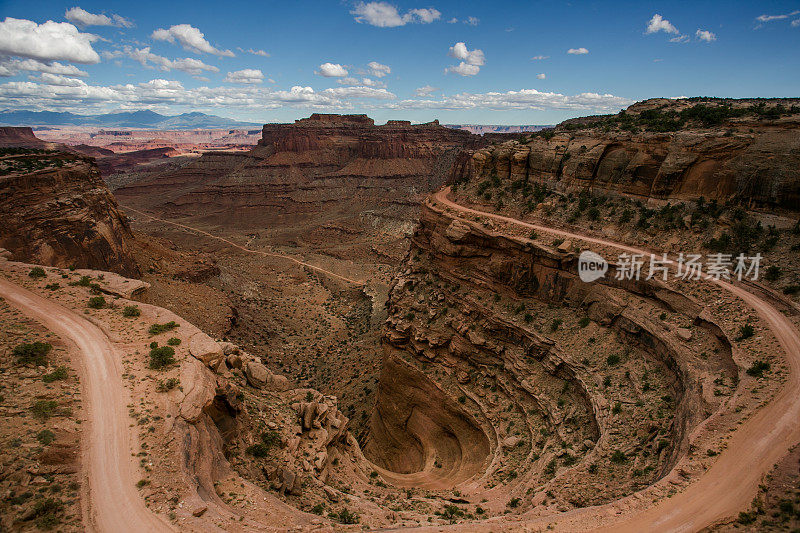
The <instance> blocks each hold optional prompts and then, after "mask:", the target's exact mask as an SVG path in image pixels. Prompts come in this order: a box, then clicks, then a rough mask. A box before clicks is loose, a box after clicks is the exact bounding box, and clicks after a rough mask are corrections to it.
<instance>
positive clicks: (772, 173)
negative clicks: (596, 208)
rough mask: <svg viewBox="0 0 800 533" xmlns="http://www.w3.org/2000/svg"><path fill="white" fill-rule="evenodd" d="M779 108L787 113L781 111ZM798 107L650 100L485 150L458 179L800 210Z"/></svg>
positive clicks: (464, 163) (462, 165) (466, 161)
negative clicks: (520, 181) (499, 180)
mask: <svg viewBox="0 0 800 533" xmlns="http://www.w3.org/2000/svg"><path fill="white" fill-rule="evenodd" d="M731 102H732V103H731ZM790 103H791V102H790ZM775 105H782V106H783V107H782V108H783V110H784V111H783V114H780V113H778V112H775V113H772V112H771V110H772V109H774V107H775ZM788 105H789V104H786V103H783V104H769V105H767V106H766V107H764V108H763V110H762V108H761V107H759V104H758V103H755V102H754V101H738V100H733V101H730V102H728V101H721V102H716V101H712V102H704V103H694V102H690V101H684V100H679V101H670V100H664V99H657V100H652V101H646V102H641V103H638V104H635V105H633V106H631V107H630V108H629V109H628V110H627V111H625V112H622V114H621V115H612V116H610V117H586V118H582V119H574V120H570V121H567V122H565V123H563V124H561V125H559V126H557V127H556V128H555V129H554V130H550V131H547V132H540V133H538V134H534V135H533V136H532V137H530V138H529V139H528V140H526V141H525V142H522V143H520V142H518V141H511V142H506V143H503V144H500V145H497V146H493V147H489V148H486V149H483V150H479V151H477V152H476V153H475V154H474V155H473V156H472V157H471V158H463V159H462V160H460V161H459V164H458V165H457V169H456V171H455V176H454V179H455V181H461V180H471V179H481V178H483V179H491V178H493V177H495V176H498V177H500V178H503V179H505V178H510V179H514V180H516V179H524V180H530V181H532V182H535V183H540V184H543V185H546V186H548V187H550V188H552V189H554V190H558V191H562V192H569V191H580V190H583V189H587V188H588V189H590V190H595V191H597V192H602V191H607V192H611V193H621V194H626V195H632V196H636V197H640V198H644V199H656V200H679V201H682V200H696V199H697V198H699V197H701V196H703V197H705V198H706V199H714V200H717V201H719V202H720V203H724V202H726V201H729V200H734V201H736V202H739V203H741V204H744V205H746V206H748V207H752V208H768V209H785V210H792V211H797V210H798V209H800V127H798V126H800V111H798V112H796V113H794V112H793V111H792V110H794V109H795V108H796V107H797V106H794V107H786V106H788ZM715 106H716V107H715ZM747 106H749V107H747ZM714 109H724V110H725V111H722V112H720V113H718V114H714V111H713V110H714ZM737 109H741V110H742V111H741V113H737V111H736V110H737ZM709 110H711V111H709ZM751 110H752V111H751ZM693 117H699V118H693ZM665 130H668V131H665ZM673 130H674V131H673Z"/></svg>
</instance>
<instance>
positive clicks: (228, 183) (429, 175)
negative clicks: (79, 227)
mask: <svg viewBox="0 0 800 533" xmlns="http://www.w3.org/2000/svg"><path fill="white" fill-rule="evenodd" d="M482 142H483V141H482V140H481V138H480V137H478V136H475V135H472V134H470V133H469V132H465V131H457V130H452V129H449V128H445V127H442V126H440V125H439V124H438V123H430V124H422V125H416V126H414V125H411V124H410V123H408V122H404V121H390V122H389V123H387V124H386V125H383V126H375V125H374V122H373V121H372V119H370V118H368V117H367V116H366V115H320V114H314V115H312V116H311V117H310V118H307V119H303V120H298V121H296V123H294V124H266V125H265V126H264V129H263V133H262V139H261V140H260V141H259V143H258V146H256V147H255V148H253V149H252V150H251V151H250V152H248V153H246V154H205V155H203V156H202V157H201V158H200V159H199V160H198V161H197V162H196V163H192V164H190V165H187V166H185V167H184V168H182V169H180V170H179V171H176V172H173V173H168V174H164V175H158V176H155V177H153V178H150V179H146V180H143V181H140V182H137V183H134V184H131V185H129V186H127V187H123V188H120V189H118V190H117V191H116V194H118V195H119V196H120V197H122V198H125V199H126V201H128V200H129V201H134V202H137V203H145V202H151V203H152V200H151V199H150V198H152V197H153V196H152V193H153V192H154V191H157V192H163V193H164V194H165V196H157V197H156V198H158V200H157V201H158V202H159V204H156V205H153V207H160V208H162V209H165V210H169V211H172V212H173V213H175V214H181V215H202V216H207V217H212V218H213V217H215V216H220V215H224V216H225V217H226V221H227V222H229V223H230V222H234V223H235V222H240V223H243V224H248V223H251V222H262V221H264V220H274V218H275V217H276V216H281V215H286V214H295V215H298V214H314V213H319V212H320V211H322V210H323V209H324V210H327V211H330V210H331V209H332V208H333V210H334V211H335V210H347V209H349V208H352V206H353V205H356V206H358V207H359V211H362V210H365V209H370V208H375V207H380V206H387V205H392V204H401V205H412V204H415V203H417V202H419V201H421V199H422V198H423V197H424V196H423V195H424V194H425V193H427V192H429V191H432V190H435V189H436V188H438V187H439V186H441V185H442V184H443V183H444V182H445V181H446V180H447V179H448V177H449V171H450V168H451V166H452V163H453V161H454V160H455V158H456V156H457V155H458V154H459V153H460V152H461V151H463V150H464V149H467V148H475V147H478V146H481V144H482Z"/></svg>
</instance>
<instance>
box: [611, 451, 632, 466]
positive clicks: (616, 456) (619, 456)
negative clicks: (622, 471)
mask: <svg viewBox="0 0 800 533" xmlns="http://www.w3.org/2000/svg"><path fill="white" fill-rule="evenodd" d="M627 460H628V457H627V456H626V455H625V453H624V452H621V451H619V450H616V451H614V453H612V454H611V462H612V463H616V464H621V463H624V462H625V461H627Z"/></svg>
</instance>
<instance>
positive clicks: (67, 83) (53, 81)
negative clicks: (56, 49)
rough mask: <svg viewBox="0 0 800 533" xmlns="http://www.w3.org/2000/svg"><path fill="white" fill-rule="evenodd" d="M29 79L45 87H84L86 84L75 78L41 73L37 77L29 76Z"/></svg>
mask: <svg viewBox="0 0 800 533" xmlns="http://www.w3.org/2000/svg"><path fill="white" fill-rule="evenodd" d="M29 79H31V80H34V81H39V82H41V83H44V84H47V85H59V86H61V87H86V86H87V85H86V82H85V81H83V80H79V79H77V78H70V77H67V76H61V75H60V74H50V73H49V72H42V73H41V74H39V76H30V77H29Z"/></svg>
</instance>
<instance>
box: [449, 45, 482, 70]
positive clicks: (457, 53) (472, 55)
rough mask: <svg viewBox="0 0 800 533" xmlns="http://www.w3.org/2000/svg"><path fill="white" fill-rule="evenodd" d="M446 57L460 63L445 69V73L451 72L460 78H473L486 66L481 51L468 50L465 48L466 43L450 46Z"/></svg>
mask: <svg viewBox="0 0 800 533" xmlns="http://www.w3.org/2000/svg"><path fill="white" fill-rule="evenodd" d="M448 55H449V56H450V57H454V58H456V59H459V60H461V63H459V64H458V65H452V66H450V67H447V69H445V72H452V73H454V74H459V75H461V76H474V75H476V74H477V73H478V72H480V70H481V67H482V66H483V65H484V64H486V57H485V56H484V55H483V50H477V49H476V50H470V49H468V48H467V45H466V43H463V42H458V43H456V44H454V45H453V46H451V47H450V52H449V53H448Z"/></svg>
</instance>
